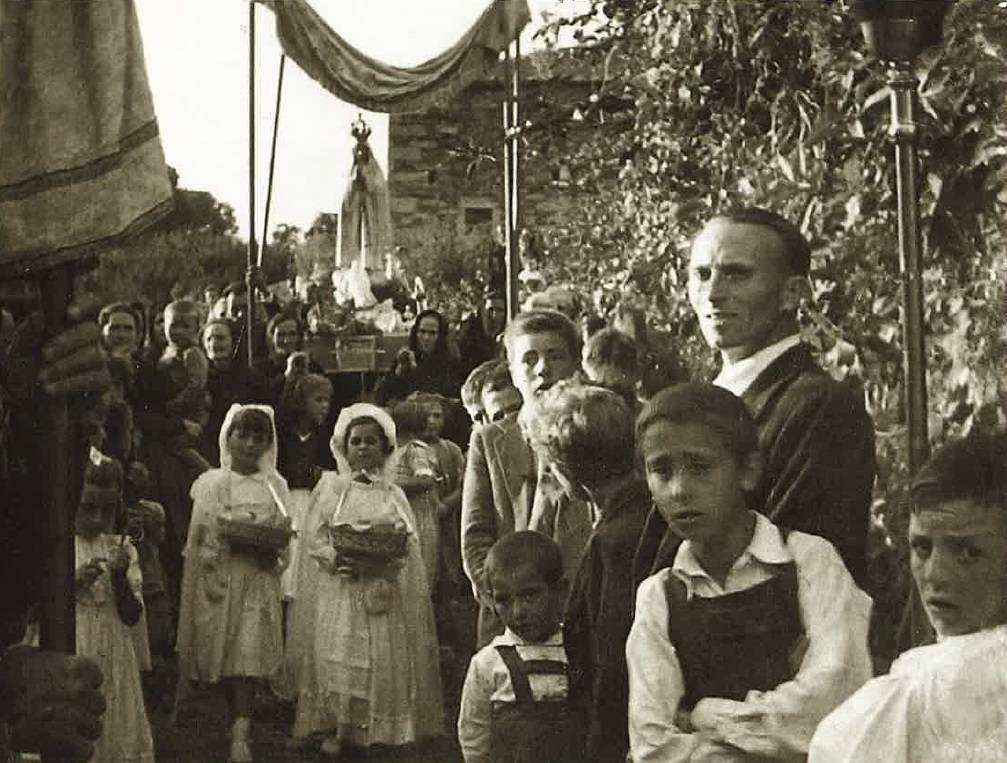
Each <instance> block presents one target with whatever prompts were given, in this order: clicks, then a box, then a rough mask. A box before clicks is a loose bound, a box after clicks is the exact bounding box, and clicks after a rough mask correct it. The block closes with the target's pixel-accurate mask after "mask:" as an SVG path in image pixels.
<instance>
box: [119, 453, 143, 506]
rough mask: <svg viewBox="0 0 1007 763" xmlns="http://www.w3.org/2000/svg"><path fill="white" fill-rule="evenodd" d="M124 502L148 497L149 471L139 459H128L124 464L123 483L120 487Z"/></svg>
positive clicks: (130, 502) (132, 501) (131, 502)
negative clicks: (127, 462)
mask: <svg viewBox="0 0 1007 763" xmlns="http://www.w3.org/2000/svg"><path fill="white" fill-rule="evenodd" d="M122 492H123V498H124V499H125V500H126V503H129V504H133V503H136V502H137V501H138V500H140V499H141V498H147V497H149V496H148V495H147V494H148V493H149V492H150V471H149V470H148V469H147V467H146V466H144V465H143V463H141V462H140V461H130V462H129V464H128V465H127V466H126V478H125V484H124V485H123V488H122Z"/></svg>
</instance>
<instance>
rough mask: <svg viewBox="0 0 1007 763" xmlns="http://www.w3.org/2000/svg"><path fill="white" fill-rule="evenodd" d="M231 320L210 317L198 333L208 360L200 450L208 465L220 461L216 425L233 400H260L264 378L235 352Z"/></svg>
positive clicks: (218, 424) (243, 402) (264, 384)
mask: <svg viewBox="0 0 1007 763" xmlns="http://www.w3.org/2000/svg"><path fill="white" fill-rule="evenodd" d="M234 338H235V329H234V324H233V323H232V322H231V321H230V319H228V318H211V319H210V320H209V321H208V322H207V324H206V325H205V326H203V331H202V334H201V343H202V345H203V350H204V351H205V352H206V357H207V358H208V359H209V361H210V369H209V374H208V375H207V378H206V391H207V392H208V393H209V394H210V416H209V418H208V419H207V422H206V426H205V427H204V428H203V433H202V437H201V440H200V452H201V453H202V454H203V457H204V458H206V460H207V461H209V462H210V464H211V465H215V466H216V465H219V464H220V427H221V426H222V425H223V423H224V417H225V416H226V415H227V412H228V411H229V410H230V409H231V406H232V405H234V404H235V403H241V404H246V405H247V404H249V403H264V402H265V401H266V380H265V378H264V377H262V376H261V375H260V374H259V373H258V372H257V371H255V370H253V369H251V368H249V367H248V365H247V363H246V362H245V358H243V357H238V356H236V354H235V352H236V348H235V344H234Z"/></svg>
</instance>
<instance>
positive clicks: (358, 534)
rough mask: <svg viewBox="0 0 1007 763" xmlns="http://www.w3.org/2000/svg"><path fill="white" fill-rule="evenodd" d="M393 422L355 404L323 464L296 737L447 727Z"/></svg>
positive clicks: (329, 741)
mask: <svg viewBox="0 0 1007 763" xmlns="http://www.w3.org/2000/svg"><path fill="white" fill-rule="evenodd" d="M395 441H396V440H395V424H394V423H393V422H392V420H391V418H390V417H389V416H388V414H387V413H385V412H384V411H383V410H381V409H380V408H377V407H376V406H373V405H369V404H366V403H358V404H355V405H352V406H349V407H348V408H344V409H343V411H342V412H341V413H340V415H339V420H338V421H337V422H336V427H335V432H334V434H333V438H332V450H333V452H334V453H335V454H336V456H337V459H338V460H339V462H340V472H339V473H338V474H337V473H332V472H327V473H326V474H324V475H323V476H322V479H321V481H320V482H319V483H318V485H317V486H316V488H315V490H314V493H313V494H312V498H311V505H310V506H309V509H308V516H309V517H313V518H314V522H313V526H312V527H309V528H307V532H308V533H309V536H308V540H309V549H308V550H309V553H310V555H311V557H312V558H313V559H314V560H315V562H316V563H317V565H318V566H319V568H320V570H321V574H320V576H319V579H318V584H317V590H316V595H315V599H316V601H315V627H314V629H313V634H312V644H311V648H310V649H308V650H306V653H305V655H304V658H303V662H302V669H301V670H299V671H298V684H299V685H298V687H297V688H298V701H297V715H296V718H295V720H294V729H293V736H294V739H295V740H307V739H308V738H309V737H311V736H312V735H315V734H321V735H323V737H324V738H323V740H322V745H321V749H322V752H323V753H324V754H326V755H329V756H332V757H336V756H338V755H340V754H341V753H342V751H343V749H344V747H346V746H354V747H369V746H371V745H373V744H383V745H392V746H398V745H404V744H408V743H411V742H414V741H416V740H417V739H420V738H422V737H426V736H433V735H435V734H439V733H440V732H441V730H442V722H443V709H442V699H441V684H440V675H439V673H438V666H437V654H438V650H437V635H436V632H435V630H434V617H433V608H432V606H431V603H430V594H429V591H428V589H427V579H426V574H425V572H424V567H423V559H422V556H421V554H420V547H419V542H418V541H417V537H416V519H415V517H414V515H413V512H412V510H411V509H410V507H409V501H408V500H407V499H406V496H405V494H404V493H403V492H402V489H401V488H399V487H398V486H397V485H395V484H394V481H393V480H392V479H391V478H390V477H389V475H388V473H387V472H388V467H389V461H390V457H391V455H392V451H393V449H394V444H395Z"/></svg>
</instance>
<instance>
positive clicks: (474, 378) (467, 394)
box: [461, 360, 506, 408]
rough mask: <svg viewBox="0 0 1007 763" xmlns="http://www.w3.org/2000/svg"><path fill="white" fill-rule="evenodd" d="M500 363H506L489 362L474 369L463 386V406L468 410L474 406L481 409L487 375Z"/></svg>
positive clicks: (500, 361) (499, 361)
mask: <svg viewBox="0 0 1007 763" xmlns="http://www.w3.org/2000/svg"><path fill="white" fill-rule="evenodd" d="M500 363H504V361H502V360H487V361H486V362H485V363H480V364H479V365H478V366H476V367H475V368H474V369H472V373H470V374H469V375H468V378H467V379H466V380H465V383H464V384H463V385H462V391H461V396H462V405H464V406H465V407H466V408H471V407H473V406H477V407H481V405H482V396H483V383H484V382H485V381H486V375H487V374H488V373H489V372H490V370H491V369H492V368H493V367H494V366H496V365H499V364H500ZM504 365H506V363H504Z"/></svg>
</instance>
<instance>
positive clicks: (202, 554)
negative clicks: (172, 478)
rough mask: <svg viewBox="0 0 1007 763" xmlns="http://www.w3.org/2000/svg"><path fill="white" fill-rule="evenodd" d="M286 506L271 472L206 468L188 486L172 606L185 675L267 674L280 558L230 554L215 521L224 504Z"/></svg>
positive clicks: (276, 638)
mask: <svg viewBox="0 0 1007 763" xmlns="http://www.w3.org/2000/svg"><path fill="white" fill-rule="evenodd" d="M276 495H280V496H281V497H282V500H283V501H284V503H285V504H286V503H287V500H288V493H287V489H286V483H285V482H283V479H282V477H280V476H279V475H277V474H275V473H274V474H270V475H268V476H267V474H265V473H257V474H251V475H242V474H238V473H237V472H232V471H230V470H229V469H212V470H210V471H208V472H204V473H203V474H202V475H200V477H199V479H197V480H196V482H195V483H194V484H193V486H192V497H193V511H192V525H191V527H190V529H189V543H188V545H187V546H186V551H185V569H184V574H183V577H182V600H181V605H180V608H179V618H178V619H179V622H178V655H179V667H180V670H182V671H183V675H184V676H186V677H187V678H189V679H191V680H195V681H200V682H204V683H215V682H217V681H219V680H220V679H222V678H226V677H237V676H241V677H248V678H274V677H275V676H277V675H278V674H279V671H280V667H281V662H282V659H283V625H282V616H281V607H280V575H281V573H282V570H283V566H284V564H285V562H286V554H283V555H281V560H280V564H278V565H277V566H276V567H275V568H273V569H271V570H264V569H262V568H261V567H260V566H259V565H258V563H257V560H256V559H255V558H254V557H252V556H249V555H247V554H240V553H233V552H232V551H231V550H230V548H229V547H228V544H227V542H226V541H224V540H223V539H222V538H221V537H220V525H219V523H218V522H217V519H218V518H219V517H220V516H221V515H222V514H224V513H225V512H226V511H228V510H229V509H230V508H231V507H236V506H249V505H256V506H258V507H259V508H260V510H261V511H272V512H276V511H278V510H279V509H278V508H277V504H276V500H275V496H276Z"/></svg>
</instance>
